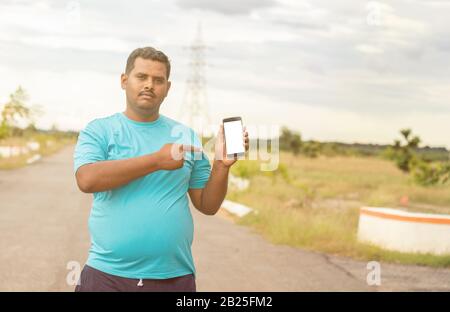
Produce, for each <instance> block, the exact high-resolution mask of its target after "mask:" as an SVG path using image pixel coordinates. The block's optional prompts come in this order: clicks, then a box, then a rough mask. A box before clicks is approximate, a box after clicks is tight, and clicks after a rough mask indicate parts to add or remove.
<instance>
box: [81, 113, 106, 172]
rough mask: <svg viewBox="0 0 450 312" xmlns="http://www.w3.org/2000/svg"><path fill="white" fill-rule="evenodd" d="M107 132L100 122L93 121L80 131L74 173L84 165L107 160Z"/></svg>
mask: <svg viewBox="0 0 450 312" xmlns="http://www.w3.org/2000/svg"><path fill="white" fill-rule="evenodd" d="M106 150H107V144H106V137H105V131H104V129H103V128H102V127H101V125H100V121H99V120H94V121H91V122H90V123H89V124H88V125H87V126H86V128H84V129H83V130H81V131H80V134H79V136H78V141H77V145H76V146H75V152H74V156H73V158H74V168H73V169H74V172H77V170H78V168H80V167H81V166H83V165H86V164H90V163H94V162H97V161H102V160H106V157H107V153H106Z"/></svg>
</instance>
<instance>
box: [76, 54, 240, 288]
mask: <svg viewBox="0 0 450 312" xmlns="http://www.w3.org/2000/svg"><path fill="white" fill-rule="evenodd" d="M169 75H170V62H169V59H168V58H167V56H166V55H165V54H164V53H163V52H161V51H158V50H155V49H154V48H151V47H146V48H139V49H136V50H134V51H133V52H132V53H131V54H130V56H129V57H128V60H127V65H126V70H125V73H124V74H122V75H121V86H122V89H124V90H125V92H126V104H127V105H126V110H125V112H123V113H116V114H114V115H112V116H109V117H106V118H99V119H95V120H93V121H91V122H90V123H89V124H88V125H87V126H86V128H85V129H84V130H82V131H81V132H80V135H79V137H78V142H77V146H76V148H75V153H74V170H75V176H76V180H77V184H78V187H79V188H80V190H81V191H83V192H85V193H94V200H93V204H92V209H91V214H90V217H89V230H90V234H91V248H90V250H89V257H88V260H87V263H86V265H85V266H84V268H83V270H82V273H81V276H80V282H79V285H78V286H77V287H76V289H75V291H196V285H195V267H194V262H193V259H192V253H191V245H192V240H193V222H192V215H191V212H190V209H189V201H188V198H187V194H189V197H190V199H191V201H192V203H193V205H194V206H195V208H196V209H198V210H199V211H201V212H202V213H204V214H207V215H214V214H215V213H216V212H217V211H218V209H219V208H220V205H221V203H222V202H223V199H224V197H225V195H226V192H227V182H228V172H229V169H230V167H231V166H232V165H233V164H234V163H235V162H236V159H226V157H225V150H224V139H223V128H222V127H221V128H220V130H219V133H218V137H217V140H216V145H215V159H214V162H213V166H212V169H211V165H210V163H209V160H208V158H207V157H206V155H205V154H204V153H203V152H202V151H201V142H200V140H199V138H198V137H197V136H196V135H195V133H194V131H193V130H192V129H190V128H188V127H186V126H184V125H182V124H180V123H178V122H176V121H174V120H172V119H170V118H168V117H166V116H164V115H162V114H160V113H159V108H160V106H161V103H162V102H163V101H164V98H165V97H166V96H167V94H168V92H169V89H170V85H171V83H170V81H169ZM243 136H244V141H245V148H246V150H248V133H247V132H246V131H245V130H244V133H243ZM198 156H201V157H198Z"/></svg>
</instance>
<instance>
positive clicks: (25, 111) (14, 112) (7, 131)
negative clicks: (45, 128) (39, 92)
mask: <svg viewBox="0 0 450 312" xmlns="http://www.w3.org/2000/svg"><path fill="white" fill-rule="evenodd" d="M27 101H28V95H27V93H26V92H25V90H24V89H23V88H22V87H21V86H19V87H18V88H17V89H16V91H14V93H12V94H11V95H10V96H9V101H8V102H7V103H6V104H5V105H4V106H3V110H2V111H1V115H0V117H1V119H0V139H2V138H5V137H8V136H11V135H13V134H14V131H15V130H16V132H17V131H18V129H19V128H18V126H19V123H20V121H25V122H27V123H29V124H30V123H31V124H33V123H34V120H33V119H34V117H35V116H37V115H40V114H42V110H41V109H40V108H39V107H36V106H35V107H32V108H30V107H29V106H28V105H27V104H26V102H27Z"/></svg>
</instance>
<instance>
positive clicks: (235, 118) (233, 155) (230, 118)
mask: <svg viewBox="0 0 450 312" xmlns="http://www.w3.org/2000/svg"><path fill="white" fill-rule="evenodd" d="M238 120H240V121H241V127H242V128H244V127H243V124H242V118H241V117H229V118H224V119H223V120H222V125H223V136H224V144H225V149H226V148H227V147H226V146H227V141H226V139H225V125H224V123H226V122H230V121H238ZM244 155H245V152H243V153H232V154H228V153H227V157H234V158H236V157H240V156H244Z"/></svg>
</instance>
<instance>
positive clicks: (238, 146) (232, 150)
mask: <svg viewBox="0 0 450 312" xmlns="http://www.w3.org/2000/svg"><path fill="white" fill-rule="evenodd" d="M223 131H224V135H225V150H226V153H227V158H233V157H237V156H243V155H244V154H245V146H244V129H243V126H242V119H241V117H230V118H225V119H223Z"/></svg>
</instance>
